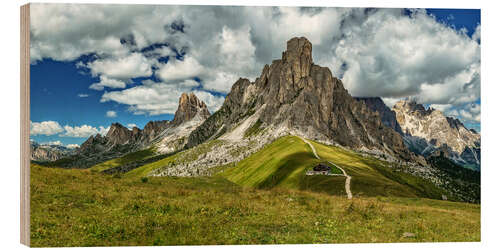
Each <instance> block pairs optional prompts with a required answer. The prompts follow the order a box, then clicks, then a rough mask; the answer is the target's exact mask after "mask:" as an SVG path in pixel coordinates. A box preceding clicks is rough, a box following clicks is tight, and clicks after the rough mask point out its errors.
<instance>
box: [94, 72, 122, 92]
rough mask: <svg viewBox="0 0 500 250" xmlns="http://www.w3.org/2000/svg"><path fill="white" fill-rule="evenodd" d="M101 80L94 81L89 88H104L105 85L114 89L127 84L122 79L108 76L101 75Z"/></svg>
mask: <svg viewBox="0 0 500 250" xmlns="http://www.w3.org/2000/svg"><path fill="white" fill-rule="evenodd" d="M100 79H101V80H100V81H99V82H96V83H92V85H90V87H89V89H94V90H103V89H104V87H108V88H112V89H123V88H125V87H126V86H127V84H125V82H123V81H121V80H116V79H111V78H108V77H107V76H104V75H101V76H100Z"/></svg>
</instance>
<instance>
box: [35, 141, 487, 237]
mask: <svg viewBox="0 0 500 250" xmlns="http://www.w3.org/2000/svg"><path fill="white" fill-rule="evenodd" d="M288 139H289V138H288ZM288 139H286V140H288ZM292 139H293V138H292ZM297 147H298V148H300V146H297ZM320 152H321V151H320ZM320 154H321V153H320ZM323 154H325V155H326V154H331V153H329V152H327V153H323ZM174 157H175V156H174ZM304 157H307V156H304ZM346 166H347V165H346ZM360 167H361V166H360ZM353 170H354V167H352V170H350V171H351V172H350V173H351V174H353V176H355V175H354V171H353ZM374 171H375V170H374ZM118 177H119V176H114V177H113V176H112V175H106V174H102V173H97V172H95V171H90V170H81V169H60V168H46V167H40V166H37V165H32V166H31V243H32V246H34V247H47V246H53V247H55V246H110V245H123V246H125V245H201V244H272V243H346V242H422V241H479V240H480V205H476V204H468V203H458V202H449V201H439V200H429V199H423V198H396V197H384V198H381V197H361V198H357V197H355V198H354V199H353V200H347V199H346V198H345V197H344V196H343V195H342V196H332V195H327V194H323V193H317V192H309V191H300V190H296V189H283V188H280V187H278V188H274V189H271V190H266V189H259V188H257V189H255V188H246V187H241V186H239V185H235V184H234V183H232V182H230V181H227V180H225V179H224V178H222V177H221V176H216V177H199V178H175V177H158V178H123V177H122V178H118ZM354 180H355V177H353V181H354ZM290 183H293V182H292V181H290Z"/></svg>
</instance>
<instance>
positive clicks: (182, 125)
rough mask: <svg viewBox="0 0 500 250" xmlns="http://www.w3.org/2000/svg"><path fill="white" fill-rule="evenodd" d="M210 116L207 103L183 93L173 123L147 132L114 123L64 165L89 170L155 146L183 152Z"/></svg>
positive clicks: (164, 150) (156, 124)
mask: <svg viewBox="0 0 500 250" xmlns="http://www.w3.org/2000/svg"><path fill="white" fill-rule="evenodd" d="M209 116H210V112H209V111H208V108H207V106H206V104H205V103H204V102H203V101H201V100H199V99H198V97H196V95H194V94H193V93H190V94H186V93H183V94H182V95H181V96H180V97H179V106H178V109H177V111H176V112H175V116H174V119H173V120H172V121H167V120H164V121H150V122H148V123H147V124H146V126H144V129H143V130H141V129H139V128H137V127H134V128H132V129H128V128H127V127H125V126H123V125H121V124H120V123H113V124H111V127H110V129H109V131H108V133H107V134H106V135H105V136H102V135H100V134H97V135H93V136H90V137H89V138H88V139H87V140H86V141H85V142H84V143H83V144H82V145H81V146H80V148H79V149H78V150H77V151H76V154H77V155H76V156H75V157H74V158H73V159H72V160H71V161H67V162H65V163H64V164H65V165H66V167H89V166H91V165H94V164H96V163H98V162H102V161H105V160H108V159H112V158H116V157H119V156H121V155H124V154H126V153H130V152H135V151H138V150H141V149H145V148H148V147H151V146H154V147H155V148H156V150H157V153H163V154H164V153H171V152H174V151H177V150H180V149H182V148H183V147H184V145H185V144H186V142H187V136H188V135H189V133H190V132H191V131H193V130H194V129H195V128H196V127H197V126H199V125H200V124H201V123H202V122H203V121H205V120H206V119H207V118H208V117H209Z"/></svg>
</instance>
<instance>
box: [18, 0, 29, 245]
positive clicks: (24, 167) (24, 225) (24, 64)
mask: <svg viewBox="0 0 500 250" xmlns="http://www.w3.org/2000/svg"><path fill="white" fill-rule="evenodd" d="M20 31H21V32H20V33H21V46H20V50H21V60H20V63H21V70H20V73H21V98H20V99H21V143H20V144H21V227H20V228H21V244H24V245H27V246H29V245H30V143H29V140H30V138H29V136H30V110H29V109H30V5H29V4H25V5H23V6H21V30H20Z"/></svg>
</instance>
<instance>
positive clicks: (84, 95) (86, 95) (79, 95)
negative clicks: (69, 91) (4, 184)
mask: <svg viewBox="0 0 500 250" xmlns="http://www.w3.org/2000/svg"><path fill="white" fill-rule="evenodd" d="M77 96H78V97H80V98H85V97H89V95H88V94H78V95H77Z"/></svg>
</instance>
